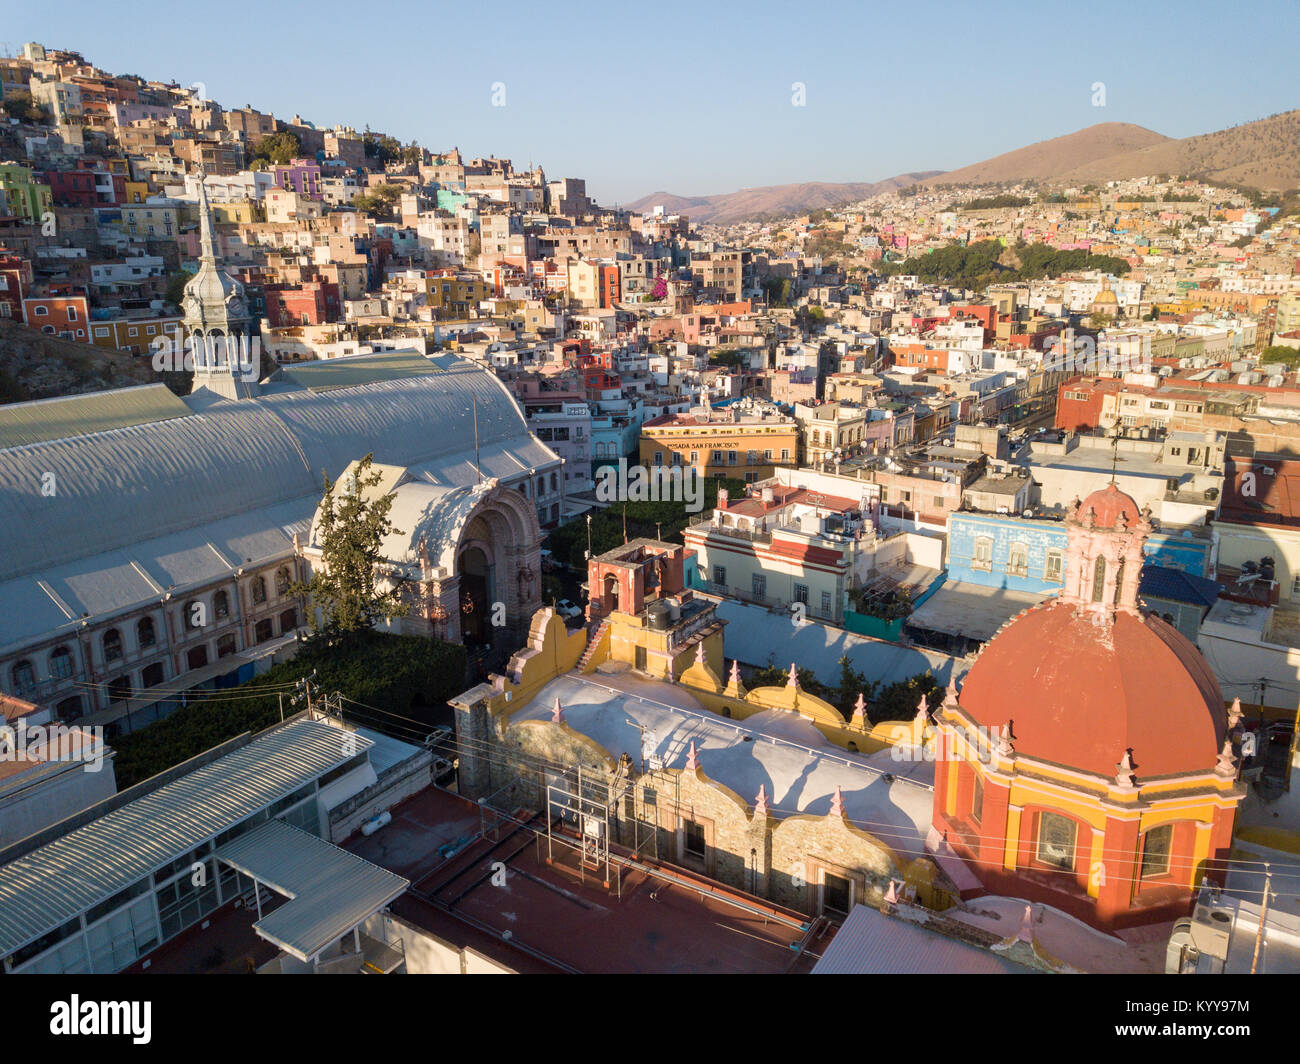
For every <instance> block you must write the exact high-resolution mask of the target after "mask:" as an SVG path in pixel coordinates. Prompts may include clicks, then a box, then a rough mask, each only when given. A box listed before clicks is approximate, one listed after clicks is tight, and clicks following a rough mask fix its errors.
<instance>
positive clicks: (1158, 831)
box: [1142, 824, 1174, 879]
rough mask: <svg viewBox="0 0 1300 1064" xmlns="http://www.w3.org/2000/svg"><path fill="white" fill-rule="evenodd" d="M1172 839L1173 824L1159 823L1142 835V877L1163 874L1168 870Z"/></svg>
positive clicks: (1146, 877) (1148, 877) (1147, 877)
mask: <svg viewBox="0 0 1300 1064" xmlns="http://www.w3.org/2000/svg"><path fill="white" fill-rule="evenodd" d="M1173 841H1174V826H1173V825H1172V824H1161V825H1160V826H1159V827H1157V828H1152V829H1151V830H1150V831H1148V832H1147V833H1146V834H1144V835H1143V836H1142V878H1143V879H1150V878H1151V877H1153V876H1163V875H1166V874H1168V872H1169V851H1170V848H1171V846H1172V844H1173Z"/></svg>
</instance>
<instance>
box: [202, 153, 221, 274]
mask: <svg viewBox="0 0 1300 1064" xmlns="http://www.w3.org/2000/svg"><path fill="white" fill-rule="evenodd" d="M206 176H207V175H206V174H205V173H204V171H203V167H201V166H200V167H199V257H200V258H201V259H202V260H203V261H204V262H210V263H212V264H213V265H216V262H217V244H216V240H215V238H214V237H213V231H212V206H211V205H210V204H209V203H208V186H207V185H206V184H204V178H205V177H206Z"/></svg>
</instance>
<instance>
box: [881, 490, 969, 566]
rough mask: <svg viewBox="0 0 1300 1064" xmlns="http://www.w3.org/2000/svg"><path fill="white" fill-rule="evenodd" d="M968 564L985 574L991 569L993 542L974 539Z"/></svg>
mask: <svg viewBox="0 0 1300 1064" xmlns="http://www.w3.org/2000/svg"><path fill="white" fill-rule="evenodd" d="M882 499H883V493H882ZM970 564H971V568H972V569H983V570H984V571H986V572H987V571H988V570H990V569H992V568H993V540H992V539H991V538H990V537H989V536H977V537H975V551H974V553H973V554H972V555H971V562H970Z"/></svg>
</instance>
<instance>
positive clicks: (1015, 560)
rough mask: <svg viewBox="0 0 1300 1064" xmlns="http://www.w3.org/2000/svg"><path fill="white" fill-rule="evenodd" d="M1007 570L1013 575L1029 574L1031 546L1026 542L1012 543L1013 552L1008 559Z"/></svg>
mask: <svg viewBox="0 0 1300 1064" xmlns="http://www.w3.org/2000/svg"><path fill="white" fill-rule="evenodd" d="M1007 572H1008V573H1010V574H1011V575H1012V576H1028V575H1029V548H1028V547H1027V546H1025V544H1023V543H1013V544H1011V553H1010V556H1009V557H1008V559H1007Z"/></svg>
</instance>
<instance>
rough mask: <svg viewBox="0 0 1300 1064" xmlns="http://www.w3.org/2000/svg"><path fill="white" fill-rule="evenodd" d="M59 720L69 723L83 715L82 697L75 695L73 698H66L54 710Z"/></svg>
mask: <svg viewBox="0 0 1300 1064" xmlns="http://www.w3.org/2000/svg"><path fill="white" fill-rule="evenodd" d="M54 712H55V714H56V715H57V716H58V718H59V720H62V721H69V720H76V719H77V718H78V717H80V716H81V714H82V706H81V695H73V696H72V697H71V698H65V699H64V700H63V701H62V702H60V703H59V704H58V705H57V706H56V707H55V709H54Z"/></svg>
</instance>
